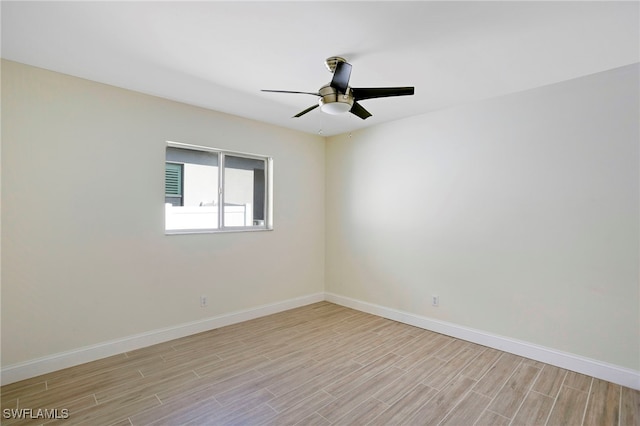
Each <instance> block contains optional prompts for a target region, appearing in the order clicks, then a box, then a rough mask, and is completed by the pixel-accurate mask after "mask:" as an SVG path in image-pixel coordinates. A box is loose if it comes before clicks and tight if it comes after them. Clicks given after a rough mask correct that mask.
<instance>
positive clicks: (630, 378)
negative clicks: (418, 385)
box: [325, 293, 640, 390]
mask: <svg viewBox="0 0 640 426" xmlns="http://www.w3.org/2000/svg"><path fill="white" fill-rule="evenodd" d="M325 300H326V301H328V302H332V303H336V304H338V305H342V306H346V307H348V308H352V309H356V310H358V311H362V312H367V313H370V314H373V315H377V316H380V317H383V318H388V319H391V320H394V321H398V322H401V323H404V324H409V325H412V326H415V327H420V328H423V329H426V330H431V331H434V332H437V333H441V334H446V335H448V336H451V337H455V338H458V339H462V340H466V341H469V342H473V343H477V344H479V345H483V346H488V347H490V348H494V349H499V350H501V351H504V352H509V353H512V354H515V355H519V356H522V357H525V358H529V359H533V360H536V361H540V362H544V363H546V364H551V365H555V366H556V367H561V368H564V369H567V370H571V371H575V372H577V373H582V374H586V375H588V376H592V377H596V378H598V379H602V380H606V381H609V382H612V383H617V384H619V385H622V386H626V387H629V388H632V389H637V390H640V371H635V370H631V369H628V368H624V367H620V366H617V365H612V364H608V363H605V362H602V361H597V360H594V359H590V358H586V357H582V356H579V355H574V354H570V353H566V352H562V351H558V350H555V349H551V348H547V347H544V346H540V345H535V344H532V343H528V342H524V341H520V340H516V339H511V338H508V337H503V336H499V335H495V334H491V333H487V332H485V331H481V330H475V329H472V328H468V327H463V326H460V325H456V324H452V323H449V322H445V321H439V320H435V319H431V318H427V317H423V316H420V315H415V314H411V313H408V312H403V311H399V310H396V309H392V308H387V307H384V306H380V305H375V304H372V303H367V302H362V301H360V300H356V299H352V298H349V297H345V296H341V295H338V294H334V293H325Z"/></svg>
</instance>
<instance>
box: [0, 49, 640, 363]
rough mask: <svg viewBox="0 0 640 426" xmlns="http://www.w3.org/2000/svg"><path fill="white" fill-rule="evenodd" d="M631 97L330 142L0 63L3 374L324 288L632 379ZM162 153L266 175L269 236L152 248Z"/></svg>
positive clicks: (157, 227)
mask: <svg viewBox="0 0 640 426" xmlns="http://www.w3.org/2000/svg"><path fill="white" fill-rule="evenodd" d="M638 89H639V87H638V68H637V66H635V67H626V68H621V69H617V70H613V71H610V72H606V73H602V74H597V75H594V76H591V77H587V78H583V79H578V80H574V81H570V82H565V83H562V84H558V85H553V86H549V87H545V88H541V89H537V90H532V91H529V92H525V93H520V94H516V95H512V96H506V97H502V98H499V99H494V100H490V101H484V102H478V103H474V104H470V105H466V106H461V107H457V108H453V109H449V110H445V111H440V112H435V113H431V114H426V115H423V116H418V117H413V118H410V119H405V120H401V121H397V122H393V123H387V124H383V125H379V126H376V127H374V128H369V129H366V130H362V131H358V132H353V134H352V135H351V137H350V136H349V135H341V136H336V137H331V138H327V139H326V140H325V139H324V138H320V137H316V136H311V135H305V134H302V133H298V132H295V131H290V130H285V129H280V128H276V127H274V126H270V125H266V124H261V123H257V122H254V121H249V120H245V119H241V118H238V117H233V116H230V115H226V114H222V113H217V112H213V111H208V110H204V109H200V108H196V107H191V106H187V105H184V104H179V103H175V102H171V101H167V100H162V99H158V98H154V97H150V96H145V95H141V94H137V93H133V92H130V91H126V90H121V89H118V88H114V87H110V86H105V85H101V84H97V83H94V82H90V81H86V80H81V79H77V78H74V77H70V76H64V75H61V74H57V73H53V72H49V71H45V70H41V69H37V68H33V67H28V66H24V65H20V64H16V63H13V62H7V61H3V62H2V221H3V222H2V250H1V255H2V276H1V278H2V289H1V290H2V302H1V303H2V356H3V359H2V365H3V367H5V366H8V365H12V364H16V363H20V362H25V361H29V360H33V359H36V358H38V357H46V356H51V355H54V354H57V353H61V352H64V351H72V350H75V349H77V348H83V347H87V346H89V345H93V344H98V343H101V342H108V341H110V340H112V339H120V338H124V337H127V336H131V335H135V334H136V333H144V332H148V331H153V330H157V329H161V328H164V327H172V326H176V325H180V324H184V323H188V322H190V321H198V320H201V319H204V318H209V317H214V316H216V315H224V314H226V313H229V312H234V311H237V310H242V309H250V308H253V307H256V306H260V305H263V304H269V303H274V302H279V301H282V300H286V299H291V298H295V297H298V296H304V295H308V294H313V293H317V292H322V291H325V290H326V291H328V292H332V293H335V294H339V295H343V296H347V297H351V298H354V299H357V300H361V301H365V302H370V303H375V304H378V305H382V306H385V307H388V308H391V309H398V310H403V311H406V312H410V313H414V314H416V315H423V316H426V317H429V318H433V319H439V320H444V321H448V322H450V323H452V324H457V325H460V326H466V327H472V328H474V329H477V330H483V331H486V332H489V333H494V334H497V335H502V336H506V337H508V338H512V339H519V340H522V341H526V342H531V343H535V344H539V345H543V346H546V347H549V348H553V349H557V350H562V351H567V352H570V353H575V354H577V355H581V356H584V357H590V358H594V359H596V360H600V361H604V362H609V363H612V364H616V365H620V366H624V367H628V368H631V369H634V370H636V371H638V370H640V365H639V363H640V361H639V360H640V350H639V347H640V342H639V340H638V339H639V338H638V336H639V334H640V330H639V325H638V324H639V322H640V311H639V302H638V300H639V291H638V258H639V249H638V235H639V229H638V217H639V212H638V208H639V200H638V193H639V188H638V186H639V177H638V157H639V155H638V154H639V153H638V139H639V135H638V113H639V111H638ZM370 102H372V103H373V102H378V101H375V100H372V101H370ZM380 102H382V101H380ZM167 140H171V141H176V142H184V143H190V144H196V145H204V146H211V147H216V148H222V149H229V150H237V151H243V152H253V153H256V154H265V155H270V156H272V157H273V158H274V168H275V176H274V180H275V182H274V183H275V185H274V187H275V188H274V198H275V200H274V209H275V211H274V217H275V218H274V228H275V230H274V231H273V232H253V233H233V234H205V235H182V236H165V235H164V216H163V203H164V188H163V176H164V155H165V154H164V148H165V141H167ZM325 142H326V144H325ZM325 145H326V146H325ZM325 156H326V161H325ZM325 162H326V164H325ZM325 166H326V168H325ZM325 191H326V193H325ZM325 231H326V232H325ZM325 257H326V265H325ZM201 294H206V295H207V296H208V298H209V305H210V306H209V307H208V308H204V309H203V308H200V307H199V296H200V295H201ZM432 294H438V295H439V296H440V303H441V306H440V307H438V308H434V307H431V306H430V297H431V295H432Z"/></svg>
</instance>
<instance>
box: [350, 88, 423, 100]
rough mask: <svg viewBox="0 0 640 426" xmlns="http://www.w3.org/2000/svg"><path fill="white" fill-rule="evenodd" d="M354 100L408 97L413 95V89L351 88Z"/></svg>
mask: <svg viewBox="0 0 640 426" xmlns="http://www.w3.org/2000/svg"><path fill="white" fill-rule="evenodd" d="M351 93H353V98H354V99H355V100H356V101H361V100H363V99H372V98H388V97H391V96H408V95H413V93H414V88H413V87H368V88H367V87H365V88H362V87H361V88H355V87H352V88H351Z"/></svg>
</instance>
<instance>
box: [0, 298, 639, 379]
mask: <svg viewBox="0 0 640 426" xmlns="http://www.w3.org/2000/svg"><path fill="white" fill-rule="evenodd" d="M323 300H326V301H328V302H332V303H336V304H338V305H342V306H346V307H349V308H352V309H356V310H359V311H362V312H367V313H370V314H373V315H377V316H380V317H383V318H388V319H391V320H394V321H398V322H402V323H404V324H409V325H412V326H415V327H420V328H423V329H426V330H431V331H434V332H437V333H442V334H446V335H448V336H452V337H455V338H458V339H462V340H467V341H469V342H473V343H477V344H479V345H483V346H488V347H491V348H494V349H499V350H501V351H505V352H509V353H512V354H516V355H520V356H523V357H525V358H530V359H533V360H536V361H540V362H544V363H547V364H551V365H555V366H557V367H561V368H565V369H567V370H571V371H576V372H578V373H582V374H586V375H589V376H593V377H597V378H599V379H602V380H607V381H609V382H612V383H617V384H619V385H622V386H626V387H629V388H632V389H637V390H640V372H639V371H635V370H631V369H628V368H624V367H620V366H617V365H612V364H608V363H605V362H602V361H597V360H593V359H590V358H586V357H582V356H579V355H574V354H570V353H566V352H562V351H558V350H555V349H551V348H547V347H544V346H540V345H535V344H532V343H528V342H524V341H519V340H516V339H511V338H508V337H504V336H499V335H495V334H491V333H487V332H485V331H481V330H476V329H472V328H468V327H463V326H460V325H456V324H453V323H449V322H445V321H439V320H435V319H431V318H427V317H423V316H420V315H416V314H412V313H408V312H403V311H399V310H397V309H392V308H387V307H384V306H380V305H375V304H372V303H368V302H363V301H360V300H356V299H352V298H349V297H345V296H341V295H338V294H334V293H316V294H311V295H307V296H302V297H298V298H294V299H289V300H285V301H282V302H276V303H272V304H268V305H262V306H258V307H255V308H251V309H246V310H242V311H236V312H231V313H228V314H223V315H219V316H215V317H211V318H206V319H203V320H199V321H193V322H189V323H185V324H180V325H177V326H174V327H168V328H164V329H159V330H153V331H149V332H146V333H141V334H136V335H133V336H128V337H124V338H122V339H116V340H112V341H108V342H103V343H99V344H96V345H91V346H86V347H83V348H78V349H75V350H71V351H67V352H62V353H57V354H53V355H49V356H46V357H42V358H38V359H34V360H30V361H26V362H22V363H19V364H14V365H9V366H7V367H3V368H2V371H1V381H0V383H1V384H2V385H6V384H9V383H13V382H17V381H20V380H24V379H28V378H31V377H35V376H39V375H41V374H46V373H50V372H53V371H56V370H61V369H63V368H67V367H73V366H75V365H79V364H83V363H86V362H91V361H95V360H98V359H101V358H105V357H108V356H112V355H117V354H120V353H123V352H128V351H133V350H135V349H140V348H144V347H146V346H151V345H155V344H157V343H162V342H167V341H169V340H173V339H178V338H180V337H185V336H190V335H192V334H196V333H201V332H203V331H208V330H213V329H216V328H220V327H224V326H226V325H231V324H236V323H239V322H243V321H248V320H251V319H255V318H259V317H262V316H266V315H271V314H275V313H278V312H282V311H286V310H289V309H293V308H298V307H301V306H305V305H309V304H311V303H316V302H321V301H323Z"/></svg>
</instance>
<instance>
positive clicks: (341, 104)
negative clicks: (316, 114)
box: [318, 84, 354, 115]
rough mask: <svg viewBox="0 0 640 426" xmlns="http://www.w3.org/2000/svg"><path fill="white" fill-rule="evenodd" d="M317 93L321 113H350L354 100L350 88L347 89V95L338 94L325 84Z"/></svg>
mask: <svg viewBox="0 0 640 426" xmlns="http://www.w3.org/2000/svg"><path fill="white" fill-rule="evenodd" d="M318 93H319V94H320V99H319V100H318V104H319V105H320V109H321V110H322V112H326V113H327V114H334V115H335V114H342V113H343V112H347V111H350V110H351V107H353V102H354V100H353V95H352V94H351V89H350V88H348V89H347V93H340V92H339V91H338V90H336V89H334V88H333V87H331V85H329V84H327V85H325V86H322V87H321V88H320V90H319V91H318Z"/></svg>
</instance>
